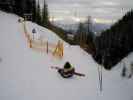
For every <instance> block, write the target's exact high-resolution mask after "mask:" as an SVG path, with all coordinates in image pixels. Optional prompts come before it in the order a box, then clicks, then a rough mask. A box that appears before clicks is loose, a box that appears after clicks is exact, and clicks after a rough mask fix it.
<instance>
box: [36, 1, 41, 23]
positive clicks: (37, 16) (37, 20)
mask: <svg viewBox="0 0 133 100" xmlns="http://www.w3.org/2000/svg"><path fill="white" fill-rule="evenodd" d="M36 23H37V24H39V25H42V18H41V10H40V3H39V0H38V3H37V8H36Z"/></svg>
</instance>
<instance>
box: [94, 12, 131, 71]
mask: <svg viewBox="0 0 133 100" xmlns="http://www.w3.org/2000/svg"><path fill="white" fill-rule="evenodd" d="M95 47H96V54H95V55H93V57H94V59H95V60H96V61H97V62H98V63H100V64H103V65H104V67H105V68H106V69H111V68H112V67H113V66H115V65H116V64H117V63H118V62H119V61H121V60H122V59H123V58H124V57H125V56H127V55H128V54H129V53H130V52H132V51H133V10H131V11H129V12H127V13H126V14H125V15H124V16H123V17H122V18H121V19H120V20H119V21H117V22H116V23H115V24H113V25H112V26H111V28H110V29H107V30H105V31H103V32H102V34H101V36H99V37H96V39H95Z"/></svg>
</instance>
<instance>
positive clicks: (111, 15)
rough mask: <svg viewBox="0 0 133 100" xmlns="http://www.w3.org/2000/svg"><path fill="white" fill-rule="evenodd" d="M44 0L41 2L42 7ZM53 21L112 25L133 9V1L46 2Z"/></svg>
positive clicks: (86, 0) (72, 0) (56, 0)
mask: <svg viewBox="0 0 133 100" xmlns="http://www.w3.org/2000/svg"><path fill="white" fill-rule="evenodd" d="M43 1H44V0H40V3H41V6H42V5H43ZM46 2H47V4H48V10H49V13H50V14H49V16H50V19H51V20H54V21H63V22H66V23H72V22H79V21H85V20H86V18H87V17H88V16H91V18H92V20H93V21H94V22H97V23H106V24H112V23H114V22H115V21H117V20H118V19H120V18H121V17H122V16H123V15H124V14H125V13H126V12H127V11H129V10H131V8H133V0H46Z"/></svg>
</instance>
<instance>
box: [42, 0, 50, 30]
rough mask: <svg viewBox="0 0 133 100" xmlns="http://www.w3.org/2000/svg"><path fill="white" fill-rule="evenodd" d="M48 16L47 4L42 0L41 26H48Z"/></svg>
mask: <svg viewBox="0 0 133 100" xmlns="http://www.w3.org/2000/svg"><path fill="white" fill-rule="evenodd" d="M48 18H49V16H48V7H47V4H46V2H45V0H44V6H43V11H42V23H43V26H45V27H48V23H49V19H48Z"/></svg>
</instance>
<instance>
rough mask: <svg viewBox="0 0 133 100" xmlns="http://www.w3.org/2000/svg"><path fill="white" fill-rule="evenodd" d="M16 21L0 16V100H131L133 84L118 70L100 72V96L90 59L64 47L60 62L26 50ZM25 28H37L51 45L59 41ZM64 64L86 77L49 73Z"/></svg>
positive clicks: (76, 49) (44, 32) (46, 32)
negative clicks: (69, 77) (35, 29)
mask: <svg viewBox="0 0 133 100" xmlns="http://www.w3.org/2000/svg"><path fill="white" fill-rule="evenodd" d="M18 18H19V17H17V16H15V15H12V14H6V13H4V12H0V35H1V36H0V58H1V62H0V100H133V80H132V79H123V78H121V76H120V72H121V68H120V67H116V68H114V69H113V70H112V71H105V70H103V92H102V93H99V86H98V84H99V81H98V72H97V67H98V65H97V64H96V63H95V62H94V60H93V59H92V57H91V56H90V55H88V54H87V53H86V52H84V51H83V50H82V49H81V48H80V47H79V46H71V45H68V44H67V43H64V50H65V51H64V57H63V59H57V58H55V57H53V56H52V55H51V54H48V55H47V54H46V53H39V52H36V51H33V50H32V49H30V48H28V47H27V42H26V39H25V36H24V34H23V28H22V24H21V23H18ZM26 26H27V28H28V30H29V31H31V29H32V28H34V27H35V28H37V33H38V34H41V35H43V36H44V37H45V38H46V39H48V40H49V41H51V42H56V41H57V40H58V39H59V37H58V36H56V35H55V34H54V33H52V32H51V31H49V30H47V29H45V28H43V27H40V26H38V25H36V24H34V23H31V22H28V23H27V24H26ZM66 61H69V62H70V63H72V65H73V66H74V67H75V68H76V71H77V72H82V73H84V74H86V77H78V76H75V77H73V78H71V79H63V78H62V77H60V75H58V73H56V71H55V70H52V69H50V66H60V67H62V66H63V65H64V63H65V62H66ZM117 66H120V65H119V64H118V65H117Z"/></svg>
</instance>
